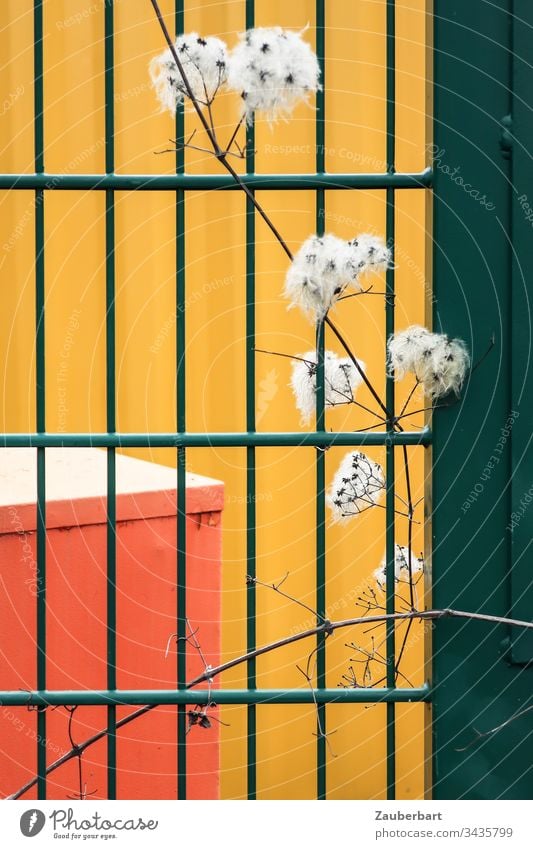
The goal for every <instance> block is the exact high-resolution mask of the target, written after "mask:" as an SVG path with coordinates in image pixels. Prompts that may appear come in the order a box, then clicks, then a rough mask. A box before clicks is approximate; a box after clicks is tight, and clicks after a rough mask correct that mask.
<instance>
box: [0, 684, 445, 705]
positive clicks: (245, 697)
mask: <svg viewBox="0 0 533 849" xmlns="http://www.w3.org/2000/svg"><path fill="white" fill-rule="evenodd" d="M430 694H431V691H430V689H429V687H428V686H427V685H425V686H423V687H418V688H412V689H411V688H405V687H402V688H376V689H372V688H364V687H361V688H357V689H347V690H345V689H343V688H329V689H320V690H314V691H312V690H310V689H305V690H211V691H209V690H40V691H39V690H35V691H33V692H29V691H23V690H3V691H0V705H2V706H4V707H5V706H11V707H15V706H28V705H33V706H39V707H45V706H47V705H150V704H153V705H184V704H185V705H199V704H206V703H207V702H208V701H211V702H215V704H218V705H252V704H263V703H269V704H278V705H301V704H314V703H315V700H316V702H318V703H319V704H326V703H331V702H336V703H338V704H356V703H365V704H374V703H376V702H427V701H429V699H430Z"/></svg>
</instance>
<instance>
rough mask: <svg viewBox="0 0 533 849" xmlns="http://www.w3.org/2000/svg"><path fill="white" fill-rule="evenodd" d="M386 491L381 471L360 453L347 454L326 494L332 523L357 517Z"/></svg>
mask: <svg viewBox="0 0 533 849" xmlns="http://www.w3.org/2000/svg"><path fill="white" fill-rule="evenodd" d="M384 489H385V478H384V475H383V469H382V468H381V466H380V465H379V464H378V463H374V461H373V460H371V459H370V458H369V457H367V456H366V454H362V453H361V452H360V451H349V452H348V454H346V455H345V457H344V459H343V460H342V462H341V464H340V466H339V468H338V469H337V471H336V472H335V476H334V478H333V481H332V483H331V487H330V489H329V491H328V493H327V496H326V501H327V504H328V506H329V507H330V508H331V511H332V513H333V521H334V522H343V521H346V520H347V519H350V518H352V517H353V516H358V515H359V514H360V513H363V512H364V511H365V510H368V509H369V508H370V507H373V506H375V505H376V504H377V503H378V502H379V500H380V499H381V497H382V495H383V492H384Z"/></svg>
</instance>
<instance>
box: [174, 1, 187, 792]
mask: <svg viewBox="0 0 533 849" xmlns="http://www.w3.org/2000/svg"><path fill="white" fill-rule="evenodd" d="M184 25H185V10H184V3H183V0H176V6H175V28H176V34H177V35H179V34H180V33H182V32H183V30H184ZM184 134H185V117H184V112H183V106H178V110H177V112H176V138H178V139H182V138H183V137H184ZM184 172H185V151H184V149H183V148H179V149H178V150H177V152H176V173H177V174H183V173H184ZM185 376H186V375H185V192H184V190H183V189H178V190H177V191H176V407H177V409H176V421H177V430H178V433H183V432H184V431H185V429H186V408H185V392H186V383H185ZM186 465H187V457H186V449H185V448H178V449H177V482H176V484H177V506H176V509H177V521H176V533H177V539H176V552H177V553H176V582H177V599H176V605H177V607H176V617H177V624H176V632H177V635H178V651H177V661H176V662H177V668H176V675H177V682H178V688H179V689H183V688H184V687H185V685H186V682H187V651H186V650H187V643H186V641H185V638H186V635H187V559H186V558H187V554H186V552H187V542H186V533H187V531H186V523H187V514H186V486H187V482H186ZM177 710H178V713H177V721H178V729H177V734H178V752H177V755H178V763H177V768H178V786H177V796H178V799H186V798H187V748H186V738H187V705H178V709H177Z"/></svg>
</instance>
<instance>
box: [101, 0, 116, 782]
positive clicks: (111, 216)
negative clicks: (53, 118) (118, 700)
mask: <svg viewBox="0 0 533 849" xmlns="http://www.w3.org/2000/svg"><path fill="white" fill-rule="evenodd" d="M104 26H105V40H104V62H105V77H104V85H105V168H106V173H107V174H112V173H113V172H114V170H115V150H114V134H115V113H114V50H113V0H108V2H107V3H106V4H105V24H104ZM105 239H106V418H107V430H108V432H109V433H114V432H115V431H116V383H115V195H114V191H113V189H106V210H105ZM115 460H116V458H115V449H114V448H108V449H107V588H106V590H107V593H106V595H107V686H108V689H110V690H114V689H116V686H117V670H116V662H117V633H116V628H117V599H116V576H117V551H116V493H117V491H116V463H115ZM116 769H117V737H116V708H115V707H114V706H113V705H110V706H109V707H108V709H107V797H108V799H116V795H117V778H116Z"/></svg>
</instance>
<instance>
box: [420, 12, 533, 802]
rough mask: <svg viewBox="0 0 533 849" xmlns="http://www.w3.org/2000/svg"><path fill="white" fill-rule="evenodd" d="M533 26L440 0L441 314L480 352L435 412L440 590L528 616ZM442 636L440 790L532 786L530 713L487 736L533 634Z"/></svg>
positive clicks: (501, 718) (523, 16)
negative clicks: (454, 395)
mask: <svg viewBox="0 0 533 849" xmlns="http://www.w3.org/2000/svg"><path fill="white" fill-rule="evenodd" d="M532 25H533V7H532V4H531V2H528V0H514V2H513V0H496V2H490V3H489V2H486V0H468V2H467V3H465V2H464V0H436V2H435V63H434V71H435V125H434V126H435V138H434V141H435V177H434V187H435V203H434V234H433V235H434V291H435V296H436V301H435V308H434V310H435V311H434V325H435V329H439V328H440V327H442V328H445V329H446V331H447V332H449V333H452V334H453V335H458V336H462V337H463V339H465V340H466V341H467V343H468V345H469V347H470V348H471V350H472V352H473V361H474V363H479V364H478V365H477V367H476V368H475V370H474V371H473V373H472V375H471V378H470V382H469V385H468V387H467V390H466V391H465V393H464V398H463V400H462V401H461V403H460V404H458V405H456V406H453V407H450V408H448V409H443V410H439V411H438V412H437V413H436V415H435V416H434V423H433V426H434V448H433V458H434V470H433V528H432V530H433V586H434V596H433V601H434V606H435V607H437V608H440V607H455V608H459V609H462V610H470V611H480V612H484V613H493V614H497V615H500V616H506V615H507V616H515V617H517V618H522V619H525V620H528V621H531V620H532V618H533V569H532V565H533V564H531V550H530V548H529V544H530V541H531V537H532V530H533V509H529V502H530V501H533V450H532V446H531V430H532V427H531V420H532V410H533V403H532V402H533V388H532V379H531V367H530V356H531V310H530V300H531V292H532V289H533V262H532V246H533V230H532V227H533V211H532V209H531V208H530V205H531V207H533V167H532V160H531V146H532V141H533V134H532V133H531V129H532V128H533V121H532V113H531V101H532V92H533V70H532V65H533V39H532V35H533V28H532ZM492 339H494V346H493V347H492V348H491V350H490V351H489V353H488V354H487V355H486V356H485V357H484V355H485V354H486V352H487V350H488V349H489V347H490V345H491V340H492ZM483 357H484V358H483ZM433 647H434V685H435V691H434V738H433V745H434V791H433V792H434V797H435V798H439V799H452V798H453V799H457V798H459V799H460V798H468V799H498V798H505V799H527V798H531V797H532V794H533V773H532V771H531V761H532V759H531V737H530V735H531V731H532V729H533V711H532V712H531V713H525V714H524V715H523V716H521V717H519V718H517V719H516V720H513V721H512V722H510V723H509V724H507V725H505V727H504V728H502V729H501V730H500V731H498V732H497V733H493V734H488V735H487V736H483V737H481V738H477V736H476V730H477V731H478V732H480V733H482V734H484V733H485V732H487V731H489V730H490V729H493V728H495V727H496V726H498V725H500V724H501V723H505V722H506V720H508V719H510V718H511V717H513V716H514V715H515V714H516V713H519V712H520V711H523V710H524V709H525V708H527V707H528V706H529V705H530V704H532V705H533V700H532V696H533V692H532V684H533V677H532V671H531V669H530V668H529V663H530V661H531V660H533V637H532V636H531V632H527V633H519V632H517V631H516V630H515V629H510V628H509V627H508V626H505V625H499V624H496V625H487V624H481V623H476V622H466V623H465V624H460V623H459V622H458V621H440V622H438V623H437V624H436V629H435V632H434V646H433ZM465 747H466V749H465Z"/></svg>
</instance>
